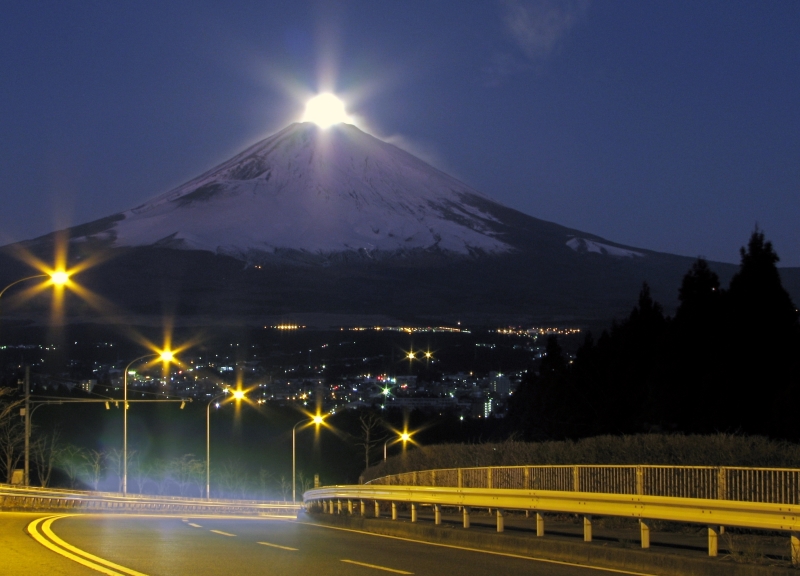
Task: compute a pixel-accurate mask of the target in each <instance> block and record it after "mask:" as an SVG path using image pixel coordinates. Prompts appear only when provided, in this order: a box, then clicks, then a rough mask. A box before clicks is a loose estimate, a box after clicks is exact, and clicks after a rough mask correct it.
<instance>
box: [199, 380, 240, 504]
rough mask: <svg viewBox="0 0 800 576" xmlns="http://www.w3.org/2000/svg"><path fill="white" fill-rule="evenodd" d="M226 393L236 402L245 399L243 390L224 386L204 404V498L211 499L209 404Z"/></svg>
mask: <svg viewBox="0 0 800 576" xmlns="http://www.w3.org/2000/svg"><path fill="white" fill-rule="evenodd" d="M228 394H231V397H232V399H233V400H236V401H237V402H239V401H240V400H244V399H245V392H244V390H233V391H232V390H231V389H230V388H225V390H223V391H222V393H221V394H217V395H216V396H214V397H213V398H212V399H211V400H209V401H208V405H207V406H206V500H210V499H211V405H212V404H214V403H215V402H216V401H217V400H219V399H220V398H222V397H224V396H227V395H228Z"/></svg>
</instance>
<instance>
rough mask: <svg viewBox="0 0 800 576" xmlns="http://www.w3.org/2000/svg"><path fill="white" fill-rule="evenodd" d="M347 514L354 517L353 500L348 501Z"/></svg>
mask: <svg viewBox="0 0 800 576" xmlns="http://www.w3.org/2000/svg"><path fill="white" fill-rule="evenodd" d="M347 513H348V514H349V515H350V516H352V515H353V501H352V500H348V501H347Z"/></svg>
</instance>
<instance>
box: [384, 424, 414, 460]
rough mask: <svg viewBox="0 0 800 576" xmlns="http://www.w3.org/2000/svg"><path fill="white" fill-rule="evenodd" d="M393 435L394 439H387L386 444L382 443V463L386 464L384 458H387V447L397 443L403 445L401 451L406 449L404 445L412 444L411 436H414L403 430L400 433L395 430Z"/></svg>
mask: <svg viewBox="0 0 800 576" xmlns="http://www.w3.org/2000/svg"><path fill="white" fill-rule="evenodd" d="M393 432H394V433H395V434H397V435H396V436H395V437H394V438H389V439H388V440H387V441H386V442H384V443H383V461H384V462H386V458H387V456H388V450H387V447H388V446H390V445H392V444H397V443H398V442H402V443H403V450H404V451H405V449H406V444H407V443H409V442H414V441H413V440H412V439H411V436H412V435H413V434H414V433H413V432H409V431H408V429H404V430H403V431H402V432H398V431H397V430H393Z"/></svg>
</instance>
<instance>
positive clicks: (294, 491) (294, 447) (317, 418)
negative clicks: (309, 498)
mask: <svg viewBox="0 0 800 576" xmlns="http://www.w3.org/2000/svg"><path fill="white" fill-rule="evenodd" d="M323 419H324V417H323V416H320V415H319V414H317V415H316V416H312V417H311V418H304V419H302V420H300V422H298V423H297V424H295V425H294V426H292V504H296V503H297V480H296V478H297V475H296V470H297V468H296V463H297V442H296V434H297V427H298V426H300V424H303V423H304V422H305V423H313V424H316V425H317V426H319V425H320V424H322V421H323Z"/></svg>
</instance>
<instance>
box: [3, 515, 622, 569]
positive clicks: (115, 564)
mask: <svg viewBox="0 0 800 576" xmlns="http://www.w3.org/2000/svg"><path fill="white" fill-rule="evenodd" d="M0 537H2V541H3V548H4V554H3V555H4V559H3V560H4V562H3V563H4V564H5V566H4V569H7V570H8V573H9V574H15V575H21V576H28V575H34V574H37V575H39V574H46V575H47V576H61V575H65V576H68V575H97V574H100V573H103V574H107V575H109V576H120V575H122V576H141V575H146V576H161V575H163V576H179V575H183V574H186V575H190V576H212V575H221V574H225V575H227V574H236V575H242V576H248V575H261V574H269V575H270V576H272V575H275V576H281V575H286V576H289V575H292V576H293V575H298V574H311V575H314V576H326V575H330V576H351V575H355V576H389V575H391V574H418V575H428V574H430V575H440V574H448V573H451V574H453V575H456V574H457V575H458V576H478V575H487V574H534V575H542V576H591V575H594V574H633V573H631V572H620V571H615V570H608V569H600V568H588V567H583V566H575V565H569V564H562V563H556V562H550V561H544V560H537V559H533V558H526V557H514V556H513V555H505V554H497V553H491V552H480V551H475V550H466V549H459V548H456V547H443V546H437V545H432V544H426V543H423V542H418V541H411V540H404V539H400V538H389V537H383V536H377V535H373V534H368V533H364V532H357V531H352V530H342V529H337V528H332V527H326V526H319V525H315V524H312V523H309V522H305V521H303V520H287V519H280V518H235V517H228V518H224V517H165V516H134V515H109V514H103V515H54V514H22V513H19V514H18V513H0ZM6 550H7V551H8V553H6V552H5V551H6ZM6 560H7V561H6Z"/></svg>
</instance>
